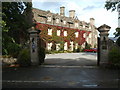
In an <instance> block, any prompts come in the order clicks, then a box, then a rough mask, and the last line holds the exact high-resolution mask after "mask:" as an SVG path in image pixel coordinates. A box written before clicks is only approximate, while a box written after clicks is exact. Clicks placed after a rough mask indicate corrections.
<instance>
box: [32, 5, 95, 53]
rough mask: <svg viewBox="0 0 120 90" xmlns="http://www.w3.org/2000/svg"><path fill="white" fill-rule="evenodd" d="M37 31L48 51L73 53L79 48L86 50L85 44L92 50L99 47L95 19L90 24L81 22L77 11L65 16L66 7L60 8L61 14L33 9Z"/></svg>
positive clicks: (91, 19)
mask: <svg viewBox="0 0 120 90" xmlns="http://www.w3.org/2000/svg"><path fill="white" fill-rule="evenodd" d="M32 12H33V19H34V22H35V23H36V29H38V30H41V33H40V38H41V40H42V42H44V43H45V45H44V46H45V47H46V49H47V50H52V49H54V50H57V51H59V50H69V51H73V50H74V49H78V48H79V47H81V48H84V47H85V43H86V42H87V43H88V44H90V45H91V47H92V48H95V47H96V46H97V29H96V27H95V25H94V22H95V20H94V18H90V22H89V23H87V22H85V21H80V20H79V19H78V18H77V16H75V10H70V11H69V17H67V16H65V7H60V13H59V14H58V13H57V14H55V13H52V12H50V11H43V10H39V9H36V8H33V9H32Z"/></svg>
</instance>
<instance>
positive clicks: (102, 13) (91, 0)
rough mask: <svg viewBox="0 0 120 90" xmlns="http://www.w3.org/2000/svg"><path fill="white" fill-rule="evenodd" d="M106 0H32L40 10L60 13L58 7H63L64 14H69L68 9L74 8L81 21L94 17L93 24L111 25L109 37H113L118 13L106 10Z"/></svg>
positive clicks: (87, 20) (97, 25)
mask: <svg viewBox="0 0 120 90" xmlns="http://www.w3.org/2000/svg"><path fill="white" fill-rule="evenodd" d="M105 1H106V0H64V1H63V0H33V7H34V8H38V9H41V10H45V11H47V10H50V11H51V12H53V13H60V7H61V6H64V7H65V15H66V16H69V10H75V13H76V16H77V17H78V19H79V20H81V21H86V22H89V19H90V18H94V19H95V26H96V27H99V26H101V25H103V24H107V25H109V26H111V30H110V35H109V37H113V36H114V35H113V33H114V32H115V28H116V27H117V26H118V20H117V19H118V13H117V10H116V11H114V12H111V10H110V11H107V10H106V9H105V8H104V4H105Z"/></svg>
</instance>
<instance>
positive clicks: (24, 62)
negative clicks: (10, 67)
mask: <svg viewBox="0 0 120 90" xmlns="http://www.w3.org/2000/svg"><path fill="white" fill-rule="evenodd" d="M17 63H18V64H19V65H20V66H30V65H31V60H30V50H29V49H27V48H25V49H22V50H21V51H20V53H19V55H18V59H17Z"/></svg>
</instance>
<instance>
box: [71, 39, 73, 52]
mask: <svg viewBox="0 0 120 90" xmlns="http://www.w3.org/2000/svg"><path fill="white" fill-rule="evenodd" d="M70 51H73V41H71V42H70Z"/></svg>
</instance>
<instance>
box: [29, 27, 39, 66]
mask: <svg viewBox="0 0 120 90" xmlns="http://www.w3.org/2000/svg"><path fill="white" fill-rule="evenodd" d="M29 34H30V56H31V64H32V65H39V58H38V45H37V44H38V36H39V32H38V31H37V30H35V28H34V27H32V28H31V29H30V31H29Z"/></svg>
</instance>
